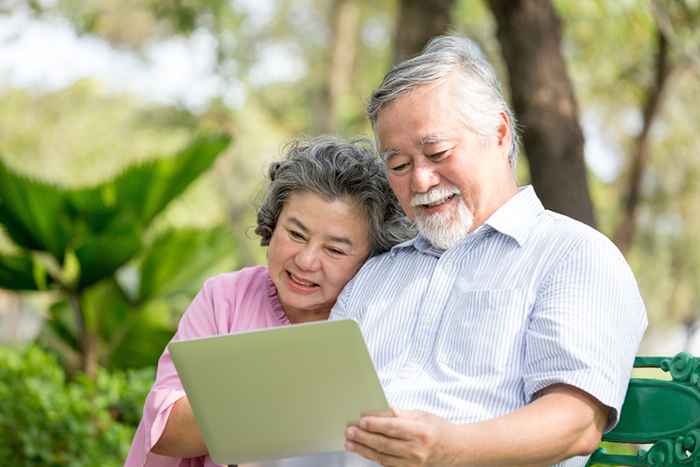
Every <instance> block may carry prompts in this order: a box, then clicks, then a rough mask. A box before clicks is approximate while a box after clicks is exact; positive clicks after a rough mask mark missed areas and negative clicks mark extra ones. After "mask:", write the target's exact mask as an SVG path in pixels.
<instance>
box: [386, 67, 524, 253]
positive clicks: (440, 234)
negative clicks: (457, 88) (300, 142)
mask: <svg viewBox="0 0 700 467" xmlns="http://www.w3.org/2000/svg"><path fill="white" fill-rule="evenodd" d="M452 81H453V80H451V79H446V80H443V81H439V82H436V83H432V84H428V85H424V86H420V87H418V88H416V89H414V90H412V91H411V92H409V93H407V94H405V95H402V96H400V97H398V98H397V99H396V100H395V101H393V102H391V103H389V104H388V105H387V106H386V107H385V108H383V109H382V110H381V111H380V113H379V115H378V118H377V123H376V125H375V131H376V134H377V139H378V142H379V150H380V152H381V154H382V157H383V158H384V160H385V163H386V167H387V174H388V178H389V183H390V184H391V187H392V189H393V190H394V192H395V193H396V196H397V198H398V200H399V202H400V203H401V207H402V208H403V209H404V211H405V212H406V214H407V215H408V216H409V217H410V218H411V219H413V220H415V221H416V224H417V225H418V228H419V230H420V231H421V233H422V234H423V235H425V236H426V238H428V240H430V241H431V242H432V243H433V244H434V245H435V246H437V247H440V248H444V249H446V248H449V247H450V246H453V245H454V244H455V243H456V242H458V241H459V240H461V239H463V238H464V237H466V235H467V234H468V233H469V232H470V231H471V230H473V229H474V228H476V227H478V226H479V225H481V224H482V223H483V222H484V221H485V220H486V219H487V218H488V217H489V216H490V215H491V214H492V213H493V212H494V211H495V210H496V209H498V207H500V206H501V205H502V204H503V203H504V202H505V201H507V200H508V199H509V198H510V197H511V196H512V195H513V194H514V193H515V192H516V191H517V188H516V186H515V181H514V180H513V175H512V170H511V167H510V164H509V163H508V156H507V153H508V148H509V144H510V135H509V134H508V128H507V120H505V119H506V118H507V117H503V120H504V121H503V122H502V124H501V125H500V127H499V128H498V129H494V132H493V133H494V135H493V136H492V137H485V136H483V135H479V134H477V133H476V132H474V131H472V130H470V129H469V128H467V127H466V126H465V125H464V123H463V122H462V120H461V119H460V116H459V112H458V111H457V109H456V99H455V98H454V95H453V93H452V92H451V86H452V85H453V84H452Z"/></svg>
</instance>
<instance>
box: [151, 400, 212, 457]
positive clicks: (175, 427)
mask: <svg viewBox="0 0 700 467" xmlns="http://www.w3.org/2000/svg"><path fill="white" fill-rule="evenodd" d="M152 451H153V452H154V453H155V454H160V455H161V456H170V457H183V458H187V457H198V456H204V455H206V454H208V453H209V451H208V450H207V446H206V445H205V444H204V439H202V433H201V431H199V426H198V425H197V421H196V420H195V419H194V415H193V414H192V406H190V401H189V400H188V399H187V396H185V397H183V398H181V399H178V401H177V402H175V404H174V405H173V410H172V411H171V412H170V416H169V417H168V422H167V423H166V425H165V430H163V434H162V435H161V437H160V439H159V440H158V442H156V444H155V445H154V446H153V449H152Z"/></svg>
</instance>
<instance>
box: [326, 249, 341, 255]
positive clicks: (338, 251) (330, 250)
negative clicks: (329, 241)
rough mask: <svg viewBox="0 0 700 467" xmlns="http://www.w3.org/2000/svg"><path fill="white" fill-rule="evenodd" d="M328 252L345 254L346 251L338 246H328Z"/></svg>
mask: <svg viewBox="0 0 700 467" xmlns="http://www.w3.org/2000/svg"><path fill="white" fill-rule="evenodd" d="M328 252H329V253H331V254H333V255H338V256H344V255H345V252H344V251H343V250H339V249H337V248H328Z"/></svg>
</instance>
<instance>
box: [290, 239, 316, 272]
mask: <svg viewBox="0 0 700 467" xmlns="http://www.w3.org/2000/svg"><path fill="white" fill-rule="evenodd" d="M294 262H295V263H296V265H297V266H298V267H299V268H300V269H303V270H305V271H315V270H316V269H318V266H319V264H320V261H319V258H318V249H317V248H315V247H313V246H311V245H306V246H304V248H302V249H301V251H299V252H298V253H297V254H296V256H295V257H294Z"/></svg>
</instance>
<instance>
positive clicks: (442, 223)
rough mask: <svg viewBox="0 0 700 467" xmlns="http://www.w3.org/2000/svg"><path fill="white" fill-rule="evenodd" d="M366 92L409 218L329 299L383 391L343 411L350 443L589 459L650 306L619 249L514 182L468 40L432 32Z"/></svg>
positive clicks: (474, 456) (540, 461) (503, 461)
mask: <svg viewBox="0 0 700 467" xmlns="http://www.w3.org/2000/svg"><path fill="white" fill-rule="evenodd" d="M515 79H517V77H516V78H515ZM368 110H369V117H370V119H371V121H372V125H373V129H374V132H375V135H376V140H377V144H378V146H379V151H380V154H381V155H382V157H383V158H384V161H385V165H386V170H387V173H388V176H389V182H390V184H391V187H392V189H393V191H394V192H395V194H396V196H397V197H398V199H399V202H400V203H401V205H402V207H403V208H404V210H405V211H406V213H407V214H408V216H409V217H411V218H412V219H414V220H415V222H416V225H417V226H418V230H419V234H418V236H417V237H416V238H415V239H413V240H411V241H409V242H406V243H403V244H400V245H398V246H396V247H394V248H393V249H392V250H391V251H390V252H389V253H386V254H384V255H382V256H379V257H375V258H373V259H371V260H370V261H368V262H367V263H366V264H365V266H364V267H363V268H362V269H361V270H360V272H359V273H358V275H357V276H356V277H355V278H354V279H353V280H352V281H351V282H350V283H349V284H348V286H347V287H346V288H345V290H344V291H343V293H342V294H341V296H340V298H339V300H338V303H337V304H336V306H335V307H334V309H333V311H332V314H331V317H332V318H334V319H337V318H351V319H354V320H356V321H357V322H358V323H359V324H360V327H361V328H362V331H363V334H364V336H365V339H366V341H367V343H368V346H369V348H370V352H371V354H372V357H373V359H374V362H375V365H376V368H377V371H378V373H379V376H380V379H381V381H382V384H383V386H384V388H385V391H386V394H387V397H388V399H389V401H390V403H391V404H392V406H394V407H396V410H395V411H394V412H392V413H390V414H374V415H372V416H365V417H363V418H362V419H361V420H360V421H359V423H358V424H357V425H354V426H351V427H349V428H348V429H347V431H346V440H347V441H346V449H347V450H348V451H351V452H354V453H357V454H359V455H361V456H362V457H364V458H366V459H369V460H372V461H375V462H378V463H380V464H382V465H385V466H414V465H416V466H417V465H427V466H438V465H440V466H442V465H509V466H511V465H551V464H557V463H560V462H561V464H560V465H566V466H573V465H584V464H585V461H586V457H585V456H586V455H588V454H590V453H591V452H592V451H593V450H594V449H595V448H596V446H597V445H598V443H599V442H600V439H601V435H602V433H603V432H604V431H605V430H606V429H610V428H612V427H613V426H614V425H615V423H616V422H617V419H618V415H619V411H620V407H621V405H622V401H623V399H624V395H625V391H626V388H627V380H628V378H629V376H630V371H631V367H632V363H633V360H634V355H635V353H636V351H637V348H638V345H639V342H640V339H641V337H642V334H643V333H644V330H645V328H646V324H647V320H646V314H645V309H644V304H643V302H642V299H641V298H640V295H639V291H638V288H637V285H636V281H635V279H634V277H633V275H632V273H631V272H630V269H629V267H628V265H627V263H626V262H625V260H624V258H623V257H622V255H621V254H620V252H619V251H618V250H617V249H616V248H615V247H614V246H613V244H612V243H611V242H610V241H609V240H608V239H606V238H605V237H604V236H603V235H601V234H600V233H598V232H596V231H595V230H593V229H591V228H590V227H588V226H586V225H583V224H581V223H579V222H577V221H574V220H572V219H570V218H568V217H566V216H563V215H560V214H557V213H554V212H551V211H547V210H545V209H544V208H543V207H542V204H541V203H540V201H539V199H538V198H537V195H536V194H535V192H534V191H533V189H532V187H524V188H518V186H517V185H516V181H515V177H514V168H515V162H516V151H517V135H516V131H515V126H516V125H515V120H514V117H513V115H512V114H511V112H510V110H509V108H508V105H507V104H506V102H505V100H504V99H503V96H502V94H501V92H500V85H499V83H498V81H497V79H496V77H495V74H494V72H493V70H492V68H491V66H490V65H489V64H488V63H487V62H486V61H485V59H484V58H483V57H482V55H481V53H480V51H479V50H478V48H477V47H476V46H475V45H474V44H473V43H472V42H470V41H469V40H467V39H464V38H458V37H442V38H437V39H435V40H433V41H432V42H431V43H430V44H429V45H428V46H427V47H426V49H425V50H424V51H423V52H422V54H421V55H419V56H417V57H415V58H413V59H411V60H408V61H406V62H403V63H401V64H399V65H398V66H396V67H395V68H394V69H393V70H392V71H391V72H390V73H389V74H387V76H386V77H385V78H384V81H383V82H382V84H381V85H380V86H379V89H377V90H376V91H375V92H374V94H373V95H372V99H371V102H370V104H369V109H368ZM525 131H527V129H526V130H525ZM563 182H564V181H563ZM576 456H578V457H576ZM566 459H568V460H566Z"/></svg>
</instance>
